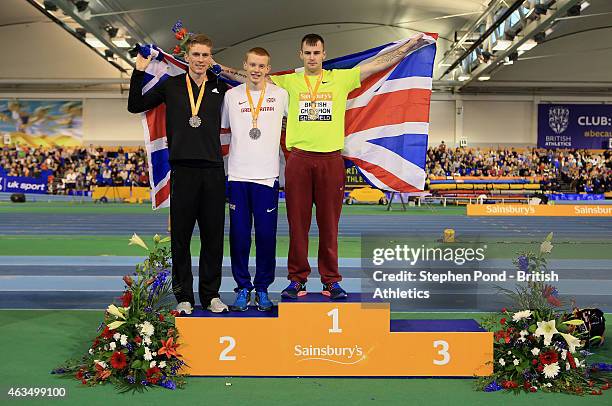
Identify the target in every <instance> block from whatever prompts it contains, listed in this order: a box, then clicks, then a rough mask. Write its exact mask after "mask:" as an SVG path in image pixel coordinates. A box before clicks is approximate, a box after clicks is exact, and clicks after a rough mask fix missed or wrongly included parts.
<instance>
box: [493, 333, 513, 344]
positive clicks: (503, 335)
mask: <svg viewBox="0 0 612 406" xmlns="http://www.w3.org/2000/svg"><path fill="white" fill-rule="evenodd" d="M493 335H494V337H495V341H499V340H501V339H503V340H504V341H505V342H506V343H509V342H510V335H509V334H508V332H506V331H504V330H499V331H496V332H495V334H493Z"/></svg>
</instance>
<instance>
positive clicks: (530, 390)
mask: <svg viewBox="0 0 612 406" xmlns="http://www.w3.org/2000/svg"><path fill="white" fill-rule="evenodd" d="M537 390H538V389H537V388H536V387H535V386H532V387H531V388H529V392H536V391H537Z"/></svg>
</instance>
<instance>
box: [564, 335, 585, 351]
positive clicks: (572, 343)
mask: <svg viewBox="0 0 612 406" xmlns="http://www.w3.org/2000/svg"><path fill="white" fill-rule="evenodd" d="M560 334H561V335H562V336H563V338H565V342H566V343H567V347H568V348H569V352H571V353H572V354H573V353H575V352H576V347H582V344H581V343H580V340H579V339H578V338H576V337H574V336H573V335H571V334H565V333H560Z"/></svg>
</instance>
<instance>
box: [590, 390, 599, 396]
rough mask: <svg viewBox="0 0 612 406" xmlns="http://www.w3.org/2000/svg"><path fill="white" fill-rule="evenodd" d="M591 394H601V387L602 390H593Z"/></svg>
mask: <svg viewBox="0 0 612 406" xmlns="http://www.w3.org/2000/svg"><path fill="white" fill-rule="evenodd" d="M591 395H601V389H600V390H592V391H591Z"/></svg>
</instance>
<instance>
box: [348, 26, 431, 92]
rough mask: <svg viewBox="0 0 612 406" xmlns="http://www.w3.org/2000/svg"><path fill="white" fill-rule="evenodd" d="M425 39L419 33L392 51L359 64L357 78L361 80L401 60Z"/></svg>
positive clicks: (423, 42) (424, 41)
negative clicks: (358, 75)
mask: <svg viewBox="0 0 612 406" xmlns="http://www.w3.org/2000/svg"><path fill="white" fill-rule="evenodd" d="M426 42H427V41H426V40H425V39H424V38H423V34H419V35H417V36H416V37H414V38H412V39H411V40H410V41H408V42H407V43H405V44H404V45H402V46H401V47H399V48H397V49H394V50H392V51H389V52H386V53H384V54H382V55H379V56H378V57H376V59H374V60H372V61H370V62H368V63H366V64H363V65H361V67H360V68H361V69H360V77H359V79H360V80H361V81H363V80H364V79H365V78H367V77H368V76H370V75H373V74H375V73H377V72H380V71H381V70H384V69H387V68H388V67H390V66H393V65H395V64H396V63H398V62H399V61H401V60H402V59H403V58H404V57H405V56H406V55H407V54H408V53H410V52H411V51H413V50H415V49H417V48H420V47H421V46H422V45H423V44H425V43H426Z"/></svg>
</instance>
